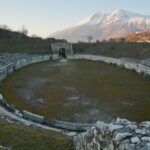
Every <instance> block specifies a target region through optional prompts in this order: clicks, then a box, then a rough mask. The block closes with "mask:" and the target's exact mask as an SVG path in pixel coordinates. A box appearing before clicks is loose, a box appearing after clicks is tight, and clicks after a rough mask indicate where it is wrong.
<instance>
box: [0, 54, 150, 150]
mask: <svg viewBox="0 0 150 150" xmlns="http://www.w3.org/2000/svg"><path fill="white" fill-rule="evenodd" d="M0 58H1V59H0V82H1V81H2V80H4V79H5V78H6V77H7V76H8V75H9V74H11V73H13V72H14V71H16V70H17V69H20V68H22V67H24V66H27V65H29V64H33V63H37V62H42V61H48V60H50V59H51V56H50V55H43V56H39V55H28V54H24V55H22V54H17V55H8V54H7V55H6V57H5V55H4V56H0ZM2 58H3V59H2ZM53 59H58V58H57V57H55V58H53ZM68 59H85V60H92V61H100V62H105V63H108V64H115V65H117V66H119V67H121V68H126V69H129V70H134V71H136V72H137V73H139V74H142V75H145V76H147V75H148V76H149V75H150V67H149V66H145V65H144V64H140V63H137V62H132V61H131V62H130V61H128V60H124V59H116V58H109V57H104V56H94V55H73V56H69V58H68ZM0 102H1V103H2V105H3V106H6V108H7V109H8V110H9V111H10V112H12V113H14V114H15V115H18V116H19V117H23V114H22V113H21V112H19V111H18V110H17V109H16V108H15V106H14V105H12V104H8V103H7V101H6V100H4V98H3V96H2V95H1V94H0ZM26 114H27V118H30V119H31V118H32V117H33V118H34V119H33V121H36V120H35V118H38V122H41V120H42V122H44V123H45V124H46V125H48V126H53V127H56V128H62V129H67V130H78V131H86V130H88V131H87V132H83V133H81V134H77V135H76V136H74V138H73V140H74V146H75V149H76V150H101V149H105V150H117V149H118V150H135V149H137V150H150V121H145V122H142V123H140V124H138V123H136V122H131V121H128V120H126V119H117V120H116V121H114V122H112V123H110V124H105V123H104V122H101V121H98V122H97V123H96V124H93V125H92V124H80V123H78V124H75V123H69V122H64V121H59V120H45V119H44V117H42V116H40V121H39V116H37V115H34V114H31V113H30V112H27V113H26ZM31 120H32V119H31ZM43 120H44V121H43Z"/></svg>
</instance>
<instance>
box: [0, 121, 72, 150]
mask: <svg viewBox="0 0 150 150" xmlns="http://www.w3.org/2000/svg"><path fill="white" fill-rule="evenodd" d="M0 133H1V134H0V149H1V146H3V147H5V148H2V149H8V150H9V149H14V150H33V149H34V150H73V142H72V139H71V138H69V137H68V136H65V135H63V134H61V133H57V132H54V131H47V130H43V129H38V128H33V127H29V126H24V125H18V124H14V123H9V122H6V121H4V120H2V119H0Z"/></svg>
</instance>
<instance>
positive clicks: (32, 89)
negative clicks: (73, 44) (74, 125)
mask: <svg viewBox="0 0 150 150" xmlns="http://www.w3.org/2000/svg"><path fill="white" fill-rule="evenodd" d="M1 91H2V93H3V95H4V97H5V99H7V101H8V102H9V103H12V104H14V105H15V106H16V108H18V109H20V110H27V111H30V112H33V113H36V114H39V115H43V116H45V117H46V118H48V119H59V120H64V121H70V122H82V123H83V122H86V123H95V122H96V121H97V120H102V121H105V122H110V121H112V120H113V119H116V118H117V117H121V118H127V119H129V120H134V121H137V122H141V121H144V120H149V114H150V109H149V106H150V100H149V98H150V81H149V80H145V79H143V78H141V77H140V76H139V75H138V74H136V73H135V72H130V71H127V70H123V69H120V68H118V67H116V66H114V65H108V64H105V63H100V62H92V61H86V60H69V61H67V62H59V61H51V62H42V63H37V64H33V65H30V66H27V67H24V68H22V69H20V70H18V71H17V72H15V73H14V74H12V75H10V76H9V77H8V78H7V79H6V80H5V81H4V82H3V85H2V86H1Z"/></svg>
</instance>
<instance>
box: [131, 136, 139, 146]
mask: <svg viewBox="0 0 150 150" xmlns="http://www.w3.org/2000/svg"><path fill="white" fill-rule="evenodd" d="M131 142H132V143H133V144H136V143H139V142H140V139H139V138H138V137H132V138H131Z"/></svg>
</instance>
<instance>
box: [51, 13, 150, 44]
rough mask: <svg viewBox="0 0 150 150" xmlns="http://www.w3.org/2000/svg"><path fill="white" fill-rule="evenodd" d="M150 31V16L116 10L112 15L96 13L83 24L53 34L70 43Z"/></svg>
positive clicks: (82, 22)
mask: <svg viewBox="0 0 150 150" xmlns="http://www.w3.org/2000/svg"><path fill="white" fill-rule="evenodd" d="M149 29H150V16H144V15H139V14H135V13H131V12H127V11H125V10H115V11H114V12H112V13H111V14H103V13H99V12H97V13H94V14H92V15H90V16H89V17H87V18H85V19H84V20H82V21H81V22H79V23H77V24H75V25H72V26H69V27H68V28H65V29H63V30H61V31H57V32H55V33H53V34H52V35H51V36H52V37H55V38H64V39H67V40H69V41H73V42H76V41H87V39H88V37H89V36H91V37H92V38H93V40H102V39H110V38H117V37H120V36H126V35H129V34H131V33H134V32H142V31H146V30H149Z"/></svg>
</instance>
